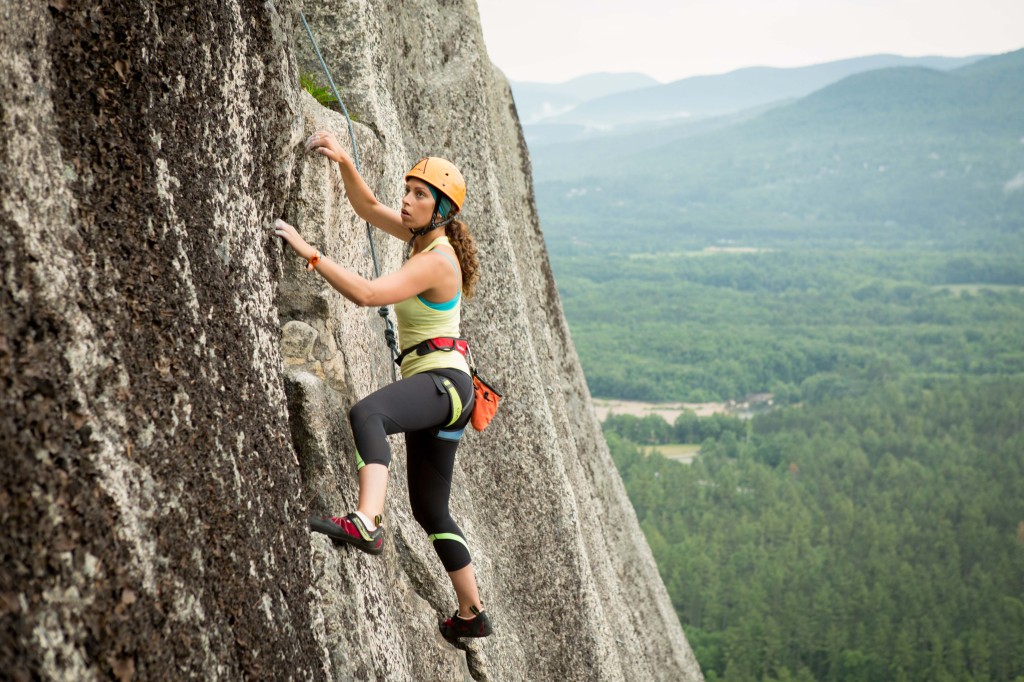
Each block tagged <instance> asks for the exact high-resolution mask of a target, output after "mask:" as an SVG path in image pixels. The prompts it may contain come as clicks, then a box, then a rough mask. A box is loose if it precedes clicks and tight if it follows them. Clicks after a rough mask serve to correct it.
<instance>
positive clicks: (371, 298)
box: [273, 219, 447, 306]
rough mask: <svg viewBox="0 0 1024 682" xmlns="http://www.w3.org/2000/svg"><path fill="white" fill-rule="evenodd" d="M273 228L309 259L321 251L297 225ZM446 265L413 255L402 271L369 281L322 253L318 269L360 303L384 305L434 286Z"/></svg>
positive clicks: (329, 282)
mask: <svg viewBox="0 0 1024 682" xmlns="http://www.w3.org/2000/svg"><path fill="white" fill-rule="evenodd" d="M273 229H274V234H275V235H277V236H278V237H281V238H282V239H284V240H285V241H286V242H288V245H289V246H291V247H292V249H294V250H295V252H296V253H297V254H299V255H300V256H302V257H303V258H305V259H306V260H307V261H308V260H310V259H311V258H312V257H313V256H314V255H317V250H316V249H314V248H313V247H312V246H310V245H309V244H307V243H306V240H305V239H303V238H302V236H301V235H300V234H299V233H298V232H297V231H296V230H295V228H294V227H292V226H291V225H289V224H288V223H286V222H284V221H283V220H280V219H278V220H277V221H276V222H275V223H274V228H273ZM446 265H447V263H445V262H444V261H443V260H442V259H440V258H421V257H419V256H413V257H412V258H410V259H409V260H407V261H406V262H405V265H403V266H402V269H401V270H399V271H398V272H395V273H392V274H390V275H385V276H384V277H380V278H378V279H374V280H369V279H366V278H365V277H362V276H360V275H358V274H356V273H354V272H352V271H351V270H347V269H345V268H343V267H342V266H340V265H338V264H337V263H335V262H334V261H333V260H331V259H329V258H327V257H326V256H323V255H321V256H320V259H319V261H318V262H317V264H316V265H315V266H314V269H315V270H316V271H317V272H319V273H320V275H321V276H322V277H323V278H324V279H325V280H327V283H328V284H330V285H331V286H332V287H334V288H335V289H337V290H338V292H340V293H341V295H342V296H344V297H345V298H347V299H348V300H350V301H352V302H353V303H355V304H356V305H360V306H382V305H391V304H392V303H398V302H399V301H404V300H405V299H407V298H409V297H411V296H415V295H416V294H421V293H423V292H424V291H426V290H427V289H431V288H433V287H434V286H436V285H437V284H438V283H439V281H440V279H441V278H442V277H443V276H444V275H445V274H446V271H445V270H444V267H443V266H446Z"/></svg>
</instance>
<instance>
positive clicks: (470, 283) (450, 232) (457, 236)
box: [444, 220, 480, 299]
mask: <svg viewBox="0 0 1024 682" xmlns="http://www.w3.org/2000/svg"><path fill="white" fill-rule="evenodd" d="M444 233H445V236H447V237H448V241H450V242H451V243H452V248H453V249H455V256H456V257H457V258H458V259H459V267H461V268H462V295H463V296H465V297H466V298H467V299H470V298H473V289H474V288H475V287H476V281H477V280H478V279H479V278H480V262H479V261H478V260H477V258H476V241H475V240H474V239H473V235H471V234H470V233H469V229H467V228H466V224H465V223H464V222H462V221H461V220H453V221H451V222H450V223H448V224H447V225H445V227H444Z"/></svg>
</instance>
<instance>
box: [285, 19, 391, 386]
mask: <svg viewBox="0 0 1024 682" xmlns="http://www.w3.org/2000/svg"><path fill="white" fill-rule="evenodd" d="M299 18H301V19H302V25H303V26H304V27H305V29H306V35H308V36H309V42H310V43H312V45H313V51H314V52H316V58H317V59H319V60H320V68H321V69H323V72H324V75H325V76H326V77H327V82H328V84H330V86H331V91H332V92H333V93H334V97H335V99H336V100H337V101H338V104H339V105H340V106H341V113H343V114H344V115H345V121H346V122H347V123H348V137H349V139H350V140H352V161H353V162H354V163H355V166H356V171H358V172H359V173H360V174H362V168H361V167H360V165H359V148H358V147H357V146H356V134H355V131H353V130H352V117H351V116H349V115H348V108H347V107H346V106H345V103H344V102H343V101H342V100H341V93H339V92H338V88H337V86H335V85H334V79H333V78H331V72H330V69H328V68H327V62H325V61H324V56H323V55H322V54H320V48H319V46H317V44H316V38H314V37H313V31H312V30H311V29H310V28H309V23H308V22H307V21H306V15H305V14H303V13H302V12H301V11H300V12H299ZM366 238H367V239H368V240H369V242H370V256H371V257H372V258H373V276H374V278H378V277H380V265H379V264H378V262H377V249H376V247H375V246H374V242H373V227H372V226H371V225H370V223H369V222H368V221H367V223H366ZM377 314H378V315H380V317H381V319H383V320H384V341H385V342H386V343H387V345H388V348H389V349H390V350H391V357H395V356H397V355H398V335H397V334H396V333H395V325H394V322H392V321H391V315H390V308H388V306H381V307H380V308H378V309H377ZM397 379H398V374H397V372H396V370H395V367H394V366H392V367H391V380H392V381H395V380H397Z"/></svg>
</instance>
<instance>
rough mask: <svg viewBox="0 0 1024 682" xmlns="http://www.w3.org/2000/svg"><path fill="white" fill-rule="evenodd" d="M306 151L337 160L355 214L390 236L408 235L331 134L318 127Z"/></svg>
mask: <svg viewBox="0 0 1024 682" xmlns="http://www.w3.org/2000/svg"><path fill="white" fill-rule="evenodd" d="M306 151H311V152H317V153H320V154H322V155H324V156H326V157H327V158H328V159H330V160H332V161H335V162H337V164H338V168H339V169H340V170H341V179H342V181H343V182H344V183H345V195H346V196H347V197H348V201H349V203H350V204H352V208H353V209H354V210H355V212H356V215H358V216H359V217H360V218H362V219H363V220H365V221H366V222H368V223H370V224H371V225H373V226H374V227H378V228H380V229H382V230H384V231H385V232H387V233H388V234H390V235H391V236H393V237H396V238H398V239H401V240H402V241H408V240H409V238H410V237H411V236H412V235H411V234H410V233H409V230H408V229H407V228H406V227H405V225H403V224H402V214H401V213H399V212H398V211H396V210H395V209H393V208H390V207H388V206H385V205H384V204H382V203H380V202H379V201H377V197H376V196H375V195H374V193H373V190H371V189H370V186H369V185H367V184H366V181H365V180H363V177H362V176H361V175H360V174H359V171H357V170H356V166H355V164H354V163H353V162H352V158H351V157H350V156H349V155H348V152H346V151H345V150H344V149H343V148H342V147H341V144H340V143H339V142H338V138H336V137H335V136H334V133H332V132H330V131H326V130H319V131H317V132H315V133H313V134H312V135H311V136H310V137H309V139H308V140H306Z"/></svg>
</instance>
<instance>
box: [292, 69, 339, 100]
mask: <svg viewBox="0 0 1024 682" xmlns="http://www.w3.org/2000/svg"><path fill="white" fill-rule="evenodd" d="M299 85H301V86H302V87H303V88H304V89H305V90H306V92H308V93H309V94H311V95H313V99H315V100H316V101H317V102H320V104H322V105H323V106H325V107H327V108H328V109H334V108H336V106H337V105H336V103H337V101H338V98H337V97H335V96H334V93H333V92H331V89H330V88H329V87H326V86H323V85H320V83H319V82H318V81H317V79H316V74H315V73H313V72H312V71H307V72H306V73H303V74H299ZM332 105H334V106H332Z"/></svg>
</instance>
